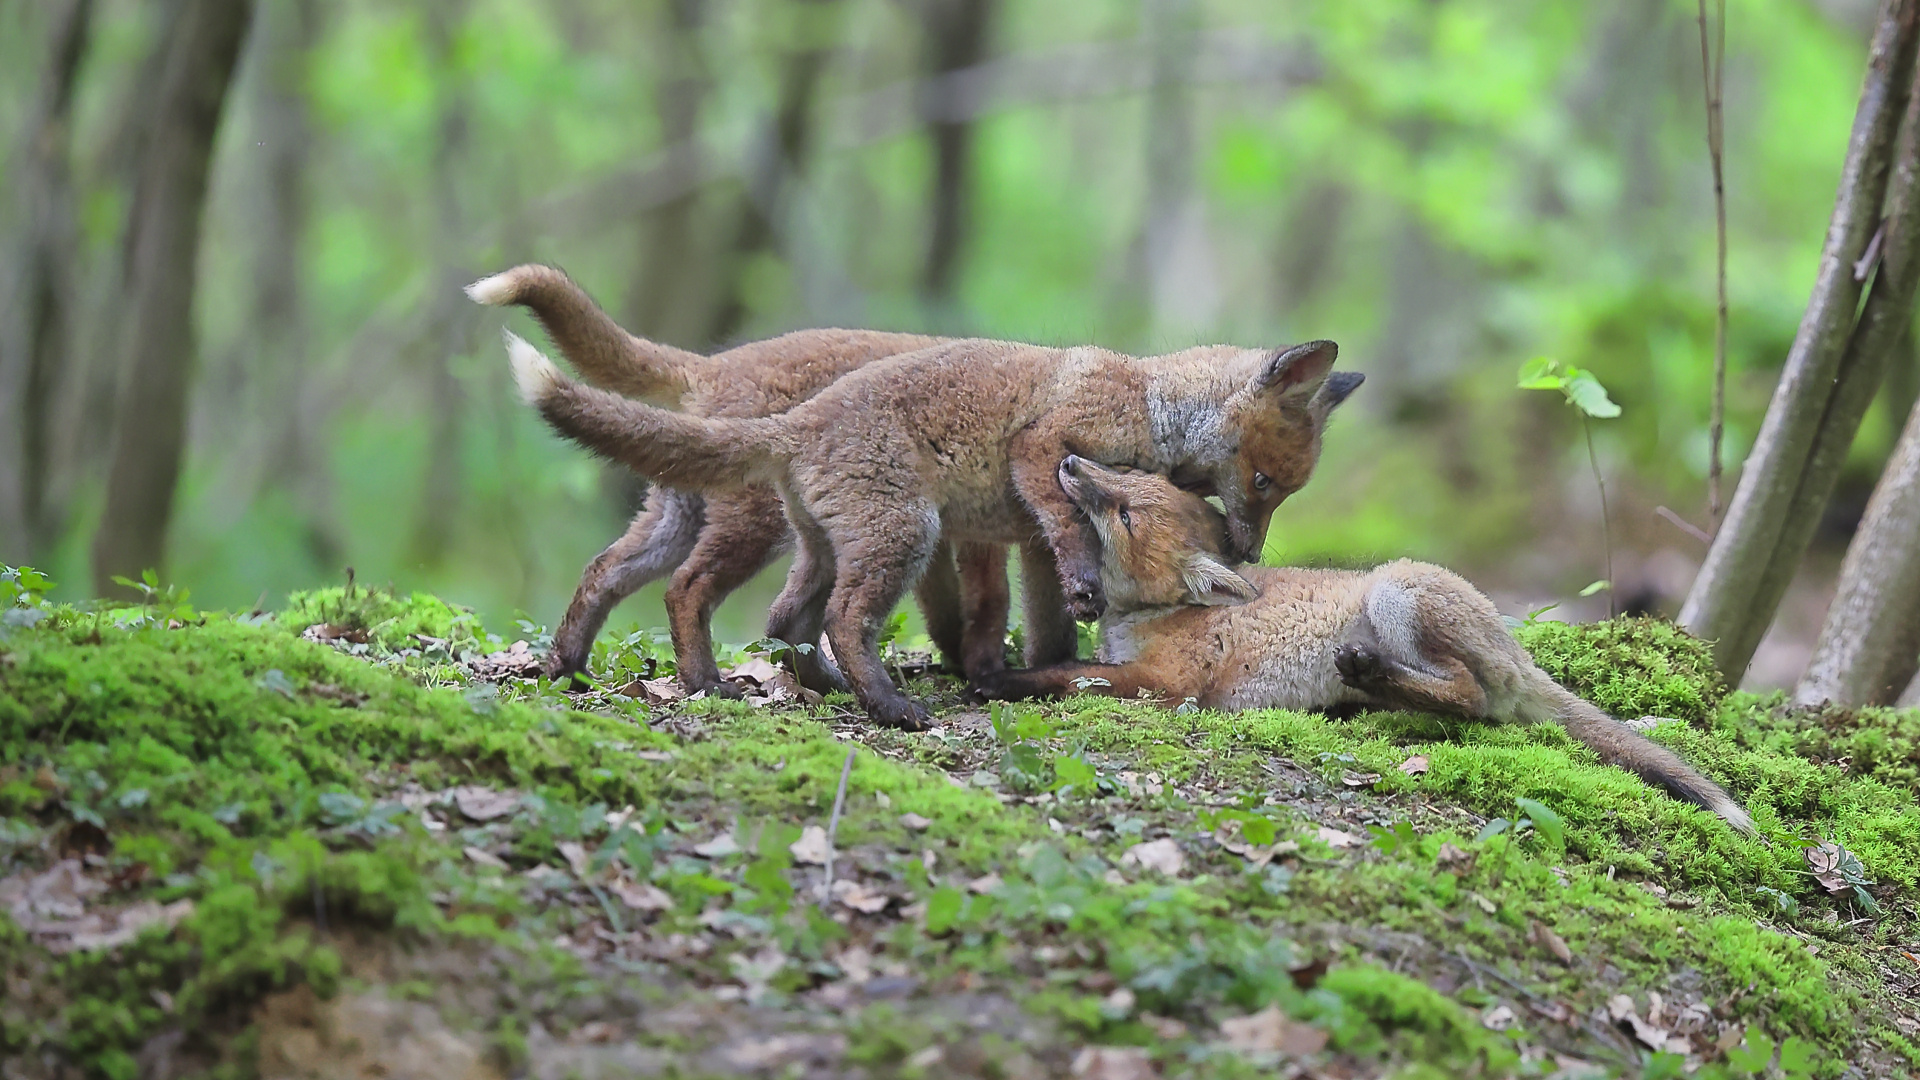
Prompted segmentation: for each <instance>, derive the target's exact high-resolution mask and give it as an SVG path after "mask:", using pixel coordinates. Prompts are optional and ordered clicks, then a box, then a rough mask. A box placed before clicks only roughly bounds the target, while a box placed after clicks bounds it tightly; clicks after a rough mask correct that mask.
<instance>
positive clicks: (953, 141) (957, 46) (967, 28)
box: [920, 0, 995, 313]
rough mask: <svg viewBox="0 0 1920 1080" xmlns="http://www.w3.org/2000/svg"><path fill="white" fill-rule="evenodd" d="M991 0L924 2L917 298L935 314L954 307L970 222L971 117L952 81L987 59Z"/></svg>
mask: <svg viewBox="0 0 1920 1080" xmlns="http://www.w3.org/2000/svg"><path fill="white" fill-rule="evenodd" d="M994 3H995V0H923V6H922V8H921V13H922V14H921V21H922V26H923V34H924V38H925V45H924V52H925V54H926V64H927V78H926V79H925V80H924V81H923V82H922V84H921V86H922V90H921V101H920V113H921V116H922V117H923V118H924V119H925V120H926V123H927V132H928V134H929V135H930V136H931V138H932V140H933V193H932V198H931V200H930V204H931V211H932V221H931V223H930V228H929V230H928V233H929V235H928V240H927V264H926V269H925V271H924V272H923V273H922V275H921V279H920V294H921V296H922V297H923V298H924V299H925V301H926V303H927V305H928V306H929V307H930V308H933V309H934V310H935V312H936V313H943V312H948V311H950V310H951V308H952V306H953V292H954V287H955V284H956V278H957V276H958V273H959V267H960V255H961V248H962V245H964V244H965V242H966V238H967V234H968V232H969V229H970V226H971V224H972V209H973V205H972V201H973V191H972V180H973V134H974V122H973V120H972V119H971V118H966V119H960V118H958V114H959V112H960V109H959V108H958V106H959V105H960V102H957V101H955V100H953V97H954V93H955V88H954V85H953V80H952V79H950V78H946V76H950V75H952V74H953V73H955V72H959V71H965V70H966V69H968V68H970V67H973V66H975V65H977V64H979V63H981V62H982V61H984V60H985V59H986V58H987V35H988V33H989V32H990V30H991V29H992V24H993V15H994Z"/></svg>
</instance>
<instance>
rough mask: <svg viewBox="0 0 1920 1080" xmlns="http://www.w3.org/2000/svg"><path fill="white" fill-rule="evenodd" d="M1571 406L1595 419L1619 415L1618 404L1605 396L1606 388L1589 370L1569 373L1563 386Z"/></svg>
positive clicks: (1606, 418)
mask: <svg viewBox="0 0 1920 1080" xmlns="http://www.w3.org/2000/svg"><path fill="white" fill-rule="evenodd" d="M1562 389H1564V390H1565V391H1566V394H1567V400H1568V401H1570V402H1572V403H1573V407H1574V408H1576V409H1579V410H1580V411H1581V412H1583V413H1586V414H1587V415H1588V416H1591V417H1593V418H1594V419H1596V420H1611V419H1613V418H1614V417H1616V416H1619V415H1620V406H1618V405H1615V404H1614V403H1613V399H1612V398H1609V397H1608V396H1607V388H1606V387H1604V386H1601V385H1600V380H1599V379H1596V378H1594V377H1593V375H1592V374H1591V373H1589V372H1585V371H1579V372H1574V373H1570V374H1569V377H1568V379H1567V384H1566V386H1565V387H1563V388H1562Z"/></svg>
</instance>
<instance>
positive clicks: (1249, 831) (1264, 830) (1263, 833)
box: [1240, 814, 1279, 847]
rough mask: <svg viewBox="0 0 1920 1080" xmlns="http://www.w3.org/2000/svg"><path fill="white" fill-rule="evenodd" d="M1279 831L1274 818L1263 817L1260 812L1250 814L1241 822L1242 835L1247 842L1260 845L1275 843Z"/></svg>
mask: <svg viewBox="0 0 1920 1080" xmlns="http://www.w3.org/2000/svg"><path fill="white" fill-rule="evenodd" d="M1278 832H1279V830H1277V829H1276V828H1274V824H1273V819H1272V818H1266V817H1261V816H1260V815H1258V814H1251V815H1248V817H1247V818H1246V820H1244V821H1242V822H1241V823H1240V836H1241V837H1242V838H1243V839H1245V840H1246V842H1247V843H1249V844H1253V845H1256V846H1258V847H1265V846H1267V845H1268V844H1271V843H1273V841H1274V837H1275V836H1276V835H1278Z"/></svg>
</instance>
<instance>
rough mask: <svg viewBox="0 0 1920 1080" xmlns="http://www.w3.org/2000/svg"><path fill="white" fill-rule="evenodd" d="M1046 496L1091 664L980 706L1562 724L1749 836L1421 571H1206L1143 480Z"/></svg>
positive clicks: (1672, 758)
mask: <svg viewBox="0 0 1920 1080" xmlns="http://www.w3.org/2000/svg"><path fill="white" fill-rule="evenodd" d="M1060 484H1061V486H1062V487H1063V488H1065V489H1066V492H1067V495H1068V497H1069V498H1071V499H1072V500H1073V502H1074V504H1075V505H1077V506H1078V507H1079V508H1080V509H1081V510H1082V511H1083V512H1084V513H1085V514H1086V515H1087V517H1088V518H1089V519H1090V520H1091V521H1092V522H1093V526H1094V529H1095V531H1096V532H1097V533H1098V534H1099V536H1100V542H1101V581H1102V584H1103V585H1104V586H1105V588H1106V595H1107V604H1108V606H1107V612H1106V616H1105V618H1103V619H1102V621H1101V631H1102V639H1103V642H1102V645H1101V648H1100V655H1101V659H1102V660H1103V661H1104V662H1103V663H1092V664H1085V663H1071V664H1056V665H1053V666H1050V667H1041V668H1028V669H1023V670H1009V671H1001V672H997V673H994V674H991V675H986V676H983V677H981V678H980V679H978V680H977V681H976V683H975V688H976V689H977V690H978V691H979V692H980V693H982V694H984V695H985V696H987V697H991V698H1014V697H1040V696H1047V695H1057V694H1065V693H1068V692H1070V691H1072V690H1074V689H1076V688H1086V689H1090V690H1094V691H1096V692H1098V693H1102V694H1109V695H1112V696H1114V697H1124V698H1132V697H1138V696H1140V695H1141V693H1142V692H1143V691H1144V692H1146V693H1147V694H1149V695H1150V696H1165V697H1168V698H1171V699H1174V700H1180V699H1183V698H1192V699H1194V700H1195V701H1196V702H1197V703H1198V704H1200V705H1202V706H1204V707H1206V708H1214V709H1258V708H1278V709H1325V708H1328V707H1330V706H1334V705H1340V704H1344V703H1349V702H1351V703H1358V704H1365V705H1377V706H1383V707H1388V708H1397V709H1414V710H1422V711H1427V712H1438V713H1450V714H1453V715H1457V716H1470V717H1485V718H1488V719H1493V720H1500V721H1509V722H1519V723H1533V722H1536V721H1540V720H1554V721H1558V722H1559V723H1560V724H1561V725H1562V726H1563V727H1565V728H1566V730H1567V734H1569V735H1571V736H1573V737H1574V738H1575V739H1577V740H1579V741H1580V742H1582V743H1585V744H1586V745H1587V746H1590V747H1592V748H1593V750H1594V751H1595V752H1596V753H1598V754H1599V755H1600V758H1601V760H1603V761H1606V762H1608V763H1610V764H1614V765H1618V766H1620V767H1621V768H1624V769H1627V770H1628V771H1630V772H1633V773H1637V774H1638V775H1639V776H1640V777H1641V778H1642V779H1644V780H1646V781H1647V782H1648V783H1652V784H1659V785H1660V786H1662V787H1665V788H1666V789H1667V790H1668V791H1670V792H1672V793H1673V794H1674V795H1675V796H1677V797H1678V798H1680V799H1682V800H1685V801H1686V802H1690V803H1694V804H1696V805H1699V806H1703V807H1705V808H1707V809H1708V810H1711V811H1713V812H1714V813H1716V814H1718V815H1720V816H1721V817H1722V818H1725V819H1726V820H1727V822H1728V824H1730V825H1732V826H1733V827H1734V828H1735V829H1738V830H1740V831H1741V832H1746V833H1750V832H1752V831H1753V822H1752V820H1751V819H1750V818H1748V816H1747V813H1746V811H1744V810H1742V809H1741V808H1740V806H1739V804H1738V803H1736V802H1734V801H1733V798H1732V797H1731V796H1729V795H1728V794H1727V793H1726V792H1725V791H1723V790H1721V788H1720V787H1719V786H1718V785H1717V784H1715V783H1714V782H1713V781H1711V780H1709V779H1707V778H1706V777H1705V776H1702V775H1701V774H1700V773H1699V772H1698V771H1697V770H1695V769H1694V768H1693V767H1692V766H1690V765H1688V764H1687V763H1686V762H1684V761H1682V760H1680V758H1679V757H1678V756H1677V755H1675V754H1674V753H1673V752H1672V751H1671V750H1668V749H1666V748H1665V747H1663V746H1661V745H1659V744H1658V743H1655V742H1653V741H1651V740H1649V739H1647V738H1645V737H1643V736H1641V735H1640V734H1638V733H1637V732H1635V731H1633V730H1632V729H1630V728H1628V727H1627V726H1626V725H1624V724H1621V723H1620V722H1619V721H1617V720H1615V719H1613V718H1612V717H1610V716H1608V715H1606V714H1605V713H1603V712H1601V711H1600V710H1599V709H1597V708H1595V707H1594V706H1592V705H1590V704H1588V703H1587V702H1586V701H1583V700H1581V699H1580V698H1579V697H1576V696H1575V695H1573V694H1572V693H1570V692H1568V691H1567V690H1566V689H1564V688H1563V687H1561V686H1560V685H1559V684H1558V683H1556V682H1554V681H1553V680H1552V679H1551V678H1549V677H1548V676H1547V673H1546V672H1544V671H1541V670H1540V668H1539V667H1537V666H1535V664H1534V663H1533V660H1532V658H1531V657H1529V656H1528V655H1527V652H1526V650H1524V649H1522V648H1521V647H1520V644H1519V642H1517V641H1515V640H1514V639H1513V635H1512V634H1510V633H1508V632H1507V628H1506V625H1505V624H1504V623H1503V622H1502V621H1501V619H1500V614H1499V612H1498V611H1496V610H1495V609H1494V606H1493V603H1492V601H1490V600H1488V599H1487V598H1486V597H1485V596H1483V595H1481V593H1480V591H1479V590H1477V589H1475V588H1474V587H1473V586H1472V585H1469V584H1468V583H1467V582H1466V581H1465V580H1463V579H1461V578H1460V577H1459V576H1458V575H1456V574H1454V573H1452V572H1450V571H1447V570H1443V569H1441V568H1440V567H1437V566H1430V565H1427V564H1425V563H1416V562H1408V561H1406V560H1401V561H1399V562H1393V563H1388V564H1387V565H1385V566H1381V567H1378V568H1376V569H1373V570H1370V571H1366V572H1359V571H1342V570H1303V569H1282V568H1271V567H1260V566H1251V567H1245V568H1243V569H1242V570H1241V571H1240V572H1239V573H1235V572H1234V571H1233V570H1232V569H1231V568H1230V567H1228V566H1227V565H1226V564H1225V563H1224V562H1222V561H1221V560H1220V559H1219V558H1218V557H1216V554H1215V553H1216V552H1219V551H1221V550H1223V548H1224V541H1225V534H1224V531H1223V524H1222V522H1221V519H1220V515H1219V513H1218V512H1217V511H1215V510H1214V509H1213V507H1211V506H1209V505H1208V504H1207V503H1206V502H1205V501H1204V500H1202V499H1201V498H1199V497H1198V496H1196V495H1193V494H1191V493H1188V492H1184V491H1181V490H1180V489H1179V488H1176V487H1174V486H1173V484H1171V483H1170V482H1168V481H1167V479H1166V478H1164V477H1162V476H1160V475H1158V474H1157V473H1148V472H1116V471H1114V470H1111V469H1107V468H1103V467H1101V466H1099V465H1096V464H1094V463H1092V462H1090V461H1085V460H1083V459H1081V458H1078V457H1068V458H1067V459H1066V460H1065V461H1063V462H1062V463H1061V465H1060Z"/></svg>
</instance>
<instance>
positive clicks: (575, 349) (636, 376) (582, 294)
mask: <svg viewBox="0 0 1920 1080" xmlns="http://www.w3.org/2000/svg"><path fill="white" fill-rule="evenodd" d="M467 296H468V297H469V298H470V299H472V300H473V301H474V302H475V303H477V304H486V305H488V306H491V307H500V306H503V305H507V304H518V305H520V306H521V307H524V308H526V309H527V310H528V311H530V312H532V313H533V317H534V318H536V319H538V320H539V321H540V326H541V327H542V328H543V329H544V330H546V332H547V335H548V336H549V337H551V338H552V339H553V343H554V345H555V346H556V347H557V348H559V350H560V355H562V356H564V357H566V358H567V363H569V364H572V365H573V369H574V370H575V371H578V372H579V373H580V377H581V378H583V379H585V380H587V382H589V383H591V384H592V385H594V386H598V387H600V388H601V389H604V390H612V391H614V392H615V393H618V394H625V395H626V396H628V397H633V398H639V399H641V400H643V401H651V402H655V403H658V404H664V405H673V404H677V403H678V402H679V400H680V396H681V395H682V394H685V393H686V392H687V390H688V387H689V382H688V372H689V370H690V369H691V368H693V367H694V366H696V365H698V364H699V363H700V362H701V361H702V359H703V358H702V357H700V356H698V355H696V354H694V353H690V352H687V351H685V350H684V349H676V348H674V347H673V346H671V345H662V344H660V343H658V342H654V341H648V340H646V339H645V338H638V337H634V336H633V335H632V334H629V333H627V332H626V331H625V330H623V329H621V328H620V324H618V323H616V322H614V321H613V319H612V318H611V317H610V316H608V315H607V313H606V312H605V311H602V310H601V308H600V305H598V304H596V303H594V302H593V297H591V296H588V295H587V291H586V290H585V289H582V288H581V287H580V286H579V285H577V284H575V283H574V280H573V279H572V278H570V277H568V276H567V275H566V274H565V273H564V272H562V271H559V270H556V269H554V268H553V267H551V266H541V265H539V264H538V263H527V264H524V265H522V266H516V267H514V268H513V269H511V270H505V271H502V272H500V273H498V274H495V275H493V276H492V277H487V278H481V279H480V280H479V281H476V282H474V283H473V284H471V285H469V286H467Z"/></svg>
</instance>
